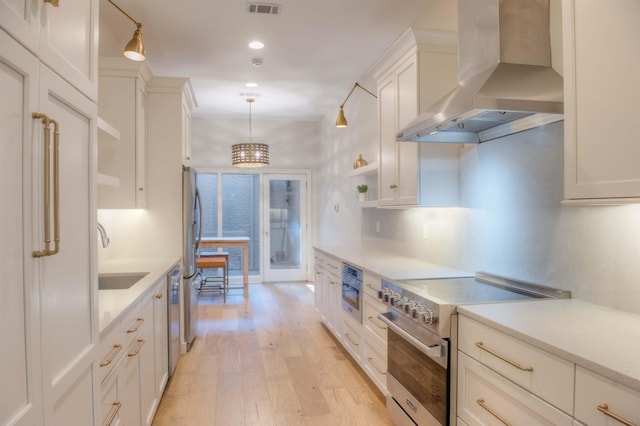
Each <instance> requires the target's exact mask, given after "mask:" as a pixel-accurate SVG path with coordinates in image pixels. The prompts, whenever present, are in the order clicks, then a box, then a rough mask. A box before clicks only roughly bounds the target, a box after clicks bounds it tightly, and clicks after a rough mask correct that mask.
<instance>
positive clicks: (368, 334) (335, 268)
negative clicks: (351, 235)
mask: <svg viewBox="0 0 640 426" xmlns="http://www.w3.org/2000/svg"><path fill="white" fill-rule="evenodd" d="M341 263H342V260H341V259H338V258H335V257H333V256H328V255H326V254H325V253H323V252H319V251H316V253H315V308H316V311H318V313H319V314H320V319H321V320H322V322H323V323H324V324H325V325H326V326H327V328H328V329H329V330H330V331H331V332H332V333H333V334H334V336H335V337H336V338H337V339H338V341H339V342H340V343H341V344H342V346H343V347H344V348H345V349H346V350H347V352H349V354H350V355H351V357H352V358H353V359H354V360H355V361H356V362H357V363H358V365H359V366H360V368H362V370H363V371H364V372H365V373H367V375H368V376H369V378H370V379H371V381H372V382H373V383H374V384H375V385H376V386H377V387H378V389H379V390H380V392H382V394H383V395H386V394H387V327H386V325H385V324H384V323H382V322H381V321H380V320H378V319H377V316H378V314H379V313H380V312H385V311H386V306H385V305H384V304H383V303H381V302H380V301H378V298H377V293H378V290H380V288H381V278H380V277H379V276H377V275H375V274H372V273H371V272H369V271H363V272H364V273H363V291H362V292H361V293H360V297H361V299H362V303H361V312H362V320H361V321H357V320H356V319H354V318H353V317H352V316H351V315H350V314H348V313H347V312H346V311H344V310H343V308H342V302H341V299H342V280H341V279H340V278H339V276H338V275H339V271H340V265H341Z"/></svg>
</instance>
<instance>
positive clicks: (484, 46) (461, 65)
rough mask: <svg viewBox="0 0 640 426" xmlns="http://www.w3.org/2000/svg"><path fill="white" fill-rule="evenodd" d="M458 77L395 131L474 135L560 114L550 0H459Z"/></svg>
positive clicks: (422, 138)
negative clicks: (451, 86) (440, 96)
mask: <svg viewBox="0 0 640 426" xmlns="http://www.w3.org/2000/svg"><path fill="white" fill-rule="evenodd" d="M458 80H459V85H458V87H457V88H455V89H454V90H452V91H451V92H449V94H447V95H446V96H445V97H444V98H443V99H441V100H439V101H438V102H436V103H435V104H434V105H432V106H431V107H429V108H428V110H427V111H426V112H424V113H422V114H420V115H419V116H418V117H417V118H416V119H415V120H413V121H412V122H411V123H409V124H408V125H407V127H405V128H404V129H403V130H401V131H400V132H398V134H397V135H396V139H397V140H398V141H414V142H459V143H479V142H484V141H487V140H491V139H495V138H499V137H502V136H506V135H509V134H513V133H517V132H521V131H524V130H528V129H531V128H533V127H538V126H541V125H544V124H548V123H553V122H556V121H560V120H562V119H563V99H562V77H561V76H560V75H559V74H558V73H556V72H555V71H554V70H553V69H552V68H551V42H550V36H549V0H458Z"/></svg>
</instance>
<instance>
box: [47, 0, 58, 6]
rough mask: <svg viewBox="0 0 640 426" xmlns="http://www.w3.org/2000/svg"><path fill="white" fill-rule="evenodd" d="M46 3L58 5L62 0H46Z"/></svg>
mask: <svg viewBox="0 0 640 426" xmlns="http://www.w3.org/2000/svg"><path fill="white" fill-rule="evenodd" d="M44 2H45V3H50V4H51V6H54V7H58V6H60V0H44Z"/></svg>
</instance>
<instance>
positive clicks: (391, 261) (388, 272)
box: [314, 246, 474, 280]
mask: <svg viewBox="0 0 640 426" xmlns="http://www.w3.org/2000/svg"><path fill="white" fill-rule="evenodd" d="M314 248H315V249H317V250H320V251H322V252H324V253H326V254H328V255H331V256H335V257H338V258H340V259H343V260H344V261H345V262H347V263H349V264H350V265H353V266H356V267H359V268H362V269H365V270H367V271H369V272H372V273H374V274H376V275H380V276H381V277H383V278H387V279H390V280H411V279H420V278H457V277H473V276H474V273H473V272H468V271H462V270H459V269H455V268H451V267H448V266H444V265H438V264H435V263H431V262H428V261H426V260H422V259H417V258H414V257H408V256H403V255H401V254H398V253H393V252H386V251H383V250H375V249H371V248H367V249H361V248H354V247H350V246H315V247H314Z"/></svg>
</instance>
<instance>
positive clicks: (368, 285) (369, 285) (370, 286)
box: [366, 283, 377, 290]
mask: <svg viewBox="0 0 640 426" xmlns="http://www.w3.org/2000/svg"><path fill="white" fill-rule="evenodd" d="M366 285H367V287H369V288H372V289H374V290H377V288H375V287H374V286H372V285H371V283H367V284H366Z"/></svg>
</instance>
